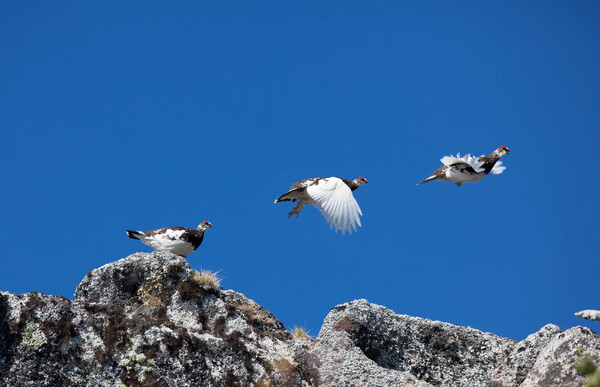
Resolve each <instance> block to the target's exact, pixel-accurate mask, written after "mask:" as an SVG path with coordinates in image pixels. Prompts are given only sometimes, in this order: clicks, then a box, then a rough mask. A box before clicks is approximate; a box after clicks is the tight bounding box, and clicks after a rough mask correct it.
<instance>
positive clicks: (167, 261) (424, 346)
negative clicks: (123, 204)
mask: <svg viewBox="0 0 600 387" xmlns="http://www.w3.org/2000/svg"><path fill="white" fill-rule="evenodd" d="M584 353H585V354H587V356H591V358H592V359H594V360H595V361H596V362H598V361H599V360H600V340H599V338H598V335H596V334H595V333H593V332H592V331H590V330H589V329H587V328H581V327H578V328H573V329H569V330H568V331H566V332H562V331H561V330H560V329H559V328H558V327H557V326H554V325H546V326H545V327H543V328H542V329H541V330H540V331H539V332H537V333H534V334H532V335H530V336H529V337H527V338H526V339H525V340H523V341H520V342H515V341H513V340H509V339H505V338H501V337H497V336H494V335H492V334H491V333H484V332H480V331H477V330H475V329H472V328H465V327H459V326H456V325H452V324H447V323H442V322H439V321H431V320H426V319H421V318H416V317H410V316H405V315H398V314H395V313H394V312H392V311H391V310H389V309H387V308H384V307H382V306H379V305H374V304H370V303H369V302H367V301H366V300H357V301H353V302H350V303H346V304H342V305H339V306H337V307H335V308H333V309H332V310H331V312H330V313H329V314H328V316H327V317H326V319H325V322H324V324H323V327H322V329H321V332H320V333H319V336H318V338H317V339H310V338H304V339H295V338H293V337H292V335H291V333H290V332H289V331H288V330H286V329H285V327H284V326H283V324H282V323H281V322H280V321H279V320H277V319H276V318H275V317H274V316H273V315H272V314H271V313H270V312H268V311H267V310H265V309H264V308H262V307H261V306H260V305H258V304H257V303H255V302H254V301H252V300H249V299H247V298H246V297H244V295H243V294H240V293H237V292H235V291H233V290H223V289H221V288H220V287H219V286H218V285H217V284H216V283H215V282H214V281H211V280H210V278H208V280H207V277H204V276H202V275H201V274H200V273H198V272H196V271H195V270H192V269H191V268H190V267H189V265H188V263H187V261H186V260H185V259H183V258H181V257H178V256H176V255H173V254H171V253H168V252H153V253H150V254H146V253H137V254H133V255H131V256H129V257H127V258H124V259H121V260H119V261H117V262H113V263H110V264H107V265H104V266H102V267H100V268H98V269H95V270H93V271H91V272H90V273H89V274H88V275H87V276H86V277H85V278H84V279H83V280H82V281H81V283H80V284H79V286H77V290H76V292H75V300H74V301H71V300H69V299H67V298H64V297H61V296H48V295H44V294H40V293H28V294H22V295H14V294H11V293H7V292H0V380H1V381H2V386H4V385H6V386H15V387H17V386H19V387H20V386H32V387H33V386H36V387H37V386H66V385H72V386H115V387H116V386H260V387H273V386H286V387H287V386H356V387H359V386H415V387H426V386H496V387H508V386H554V385H560V386H576V385H581V384H582V382H583V380H584V378H583V377H582V376H579V375H577V374H576V372H575V370H574V368H573V364H574V363H575V361H576V359H577V358H578V356H581V355H582V354H584Z"/></svg>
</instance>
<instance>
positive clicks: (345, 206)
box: [275, 176, 369, 235]
mask: <svg viewBox="0 0 600 387" xmlns="http://www.w3.org/2000/svg"><path fill="white" fill-rule="evenodd" d="M368 182H369V181H368V180H367V179H365V178H364V177H362V176H361V177H358V178H356V179H354V180H352V181H348V180H346V179H342V178H341V177H325V178H310V179H305V180H301V181H299V182H297V183H295V184H294V185H292V187H291V188H290V190H289V191H288V192H286V193H285V194H283V195H281V196H280V197H278V198H277V199H275V203H277V202H284V201H293V202H295V201H298V204H296V206H295V207H294V208H293V209H292V211H291V212H290V213H289V216H288V218H289V217H292V216H293V215H296V216H298V215H300V212H301V211H302V207H304V206H307V205H309V204H312V205H313V206H315V207H316V208H317V209H318V210H319V212H320V213H321V215H323V217H324V218H325V219H326V220H327V222H328V223H329V227H330V228H331V229H335V232H338V231H341V232H342V234H343V235H345V234H346V232H348V233H350V234H352V231H356V226H357V225H358V226H359V227H360V226H361V223H360V216H361V215H362V211H361V210H360V207H359V205H358V203H357V202H356V200H355V199H354V195H353V194H352V191H354V190H355V189H357V188H358V187H360V186H361V185H363V184H366V183H368Z"/></svg>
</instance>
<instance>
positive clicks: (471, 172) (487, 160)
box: [417, 145, 510, 187]
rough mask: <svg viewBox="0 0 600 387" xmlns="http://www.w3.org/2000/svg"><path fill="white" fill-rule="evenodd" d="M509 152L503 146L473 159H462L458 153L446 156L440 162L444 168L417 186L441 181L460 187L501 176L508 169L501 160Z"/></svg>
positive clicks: (468, 155)
mask: <svg viewBox="0 0 600 387" xmlns="http://www.w3.org/2000/svg"><path fill="white" fill-rule="evenodd" d="M508 152H510V149H508V148H507V147H505V146H504V145H502V146H501V147H498V148H496V150H495V151H493V152H492V153H491V154H490V155H489V156H483V155H482V156H480V157H471V155H470V154H467V155H465V156H463V157H460V153H457V154H456V156H444V157H442V159H441V160H440V161H441V162H442V164H444V166H442V167H440V168H439V169H438V170H437V171H435V172H433V174H432V175H431V176H429V177H428V178H427V179H425V180H423V181H421V182H419V183H417V185H419V184H425V183H428V182H430V181H433V180H439V181H447V182H450V183H456V185H457V186H459V187H460V186H461V185H463V183H471V182H474V181H479V180H481V179H483V178H484V177H486V176H487V175H488V173H491V174H492V175H499V174H501V173H502V172H504V170H505V169H506V167H504V166H502V161H499V160H500V158H501V157H502V156H505V155H507V154H508Z"/></svg>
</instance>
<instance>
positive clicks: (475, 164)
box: [440, 153, 484, 173]
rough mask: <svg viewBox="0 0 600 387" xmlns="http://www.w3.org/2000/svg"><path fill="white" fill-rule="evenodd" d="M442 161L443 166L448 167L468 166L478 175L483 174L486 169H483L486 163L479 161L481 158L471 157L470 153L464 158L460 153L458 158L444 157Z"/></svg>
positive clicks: (457, 155)
mask: <svg viewBox="0 0 600 387" xmlns="http://www.w3.org/2000/svg"><path fill="white" fill-rule="evenodd" d="M440 161H441V162H442V164H444V165H448V166H452V165H456V164H467V165H469V166H470V167H471V168H473V170H474V171H475V172H476V173H481V172H483V171H484V169H483V168H482V166H483V164H484V162H483V161H479V157H473V156H471V154H470V153H467V154H466V155H464V156H463V157H460V153H457V154H456V156H452V155H450V156H444V157H442V158H441V159H440Z"/></svg>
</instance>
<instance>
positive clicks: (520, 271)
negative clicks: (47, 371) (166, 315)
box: [0, 1, 600, 339]
mask: <svg viewBox="0 0 600 387" xmlns="http://www.w3.org/2000/svg"><path fill="white" fill-rule="evenodd" d="M598 20H600V3H598V2H597V1H579V2H564V1H539V2H522V1H492V2H473V1H469V2H446V1H430V2H426V1H411V2H389V1H388V2H369V1H364V2H354V1H350V2H328V3H323V2H280V1H276V2H260V3H248V2H200V3H198V2H177V3H169V4H166V3H164V2H137V3H131V2H126V3H123V2H113V1H101V2H100V1H95V2H68V1H65V2H34V1H17V2H6V1H5V2H2V3H1V4H0V52H1V54H0V85H1V86H0V110H1V113H0V130H1V132H2V133H1V134H2V135H1V138H2V141H1V142H0V161H1V163H2V180H3V184H2V189H1V190H0V206H1V214H2V216H1V219H2V220H1V225H0V227H1V229H0V235H1V237H0V238H1V239H0V242H1V243H2V252H1V257H0V264H1V265H0V289H2V290H6V291H10V292H13V293H24V292H31V291H39V292H43V293H48V294H61V295H63V296H66V297H69V298H72V297H73V293H74V291H75V287H76V286H77V284H78V283H79V281H80V280H81V279H82V278H83V277H84V276H85V275H86V274H87V273H88V272H89V271H90V270H92V269H94V268H96V267H99V266H101V265H104V264H106V263H108V262H111V261H115V260H117V259H120V258H123V257H126V256H128V255H129V254H132V253H134V252H137V251H151V249H150V248H149V247H147V246H144V245H142V244H141V243H139V242H137V241H133V240H131V239H128V238H127V236H126V234H125V231H124V230H125V229H126V228H128V229H139V230H148V229H153V228H158V227H164V226H188V227H195V226H196V225H197V224H198V223H200V222H201V221H202V220H205V219H206V220H209V221H211V222H212V223H213V224H214V225H215V227H214V228H212V229H210V230H209V231H208V232H207V235H206V238H205V240H204V244H203V245H202V246H201V247H200V249H199V250H198V251H196V252H195V253H194V254H192V255H190V256H189V257H188V261H189V262H190V264H191V266H192V267H193V268H196V269H201V268H204V269H210V270H215V271H216V270H220V271H221V275H222V276H223V277H224V280H223V285H224V287H225V288H228V289H234V290H236V291H239V292H242V293H244V294H245V295H246V296H247V297H250V298H252V299H254V300H256V301H257V302H258V303H260V304H261V305H263V306H264V307H266V308H267V309H269V310H270V311H271V312H273V313H274V314H275V315H276V316H277V317H278V318H279V319H281V320H282V321H283V322H284V323H285V325H286V326H287V327H289V328H292V327H293V326H294V325H300V326H304V327H306V328H307V329H309V330H310V333H311V334H312V335H316V334H317V333H318V331H319V328H320V326H321V323H322V321H323V319H324V318H325V316H326V314H327V313H328V311H329V310H330V308H332V307H334V306H335V305H337V304H339V303H343V302H347V301H351V300H354V299H357V298H366V299H368V300H369V301H371V302H374V303H377V304H382V305H385V306H386V307H389V308H391V309H393V310H394V311H396V312H397V313H404V314H409V315H412V316H420V317H425V318H430V319H435V320H441V321H447V322H450V323H455V324H460V325H469V326H472V327H474V328H477V329H480V330H483V331H490V332H493V333H495V334H498V335H501V336H505V337H510V338H513V339H522V338H524V337H525V336H526V335H528V334H530V333H533V332H535V331H537V330H538V329H539V328H540V327H542V326H543V325H544V324H546V323H555V324H558V325H559V326H560V327H561V328H562V329H567V328H570V327H572V326H575V325H587V326H589V327H591V328H592V329H595V330H596V331H598V330H600V325H599V324H600V323H594V322H587V321H585V320H582V319H579V318H576V317H575V316H573V313H574V312H576V311H578V310H580V309H587V308H600V298H599V297H598V277H599V273H600V260H599V258H600V253H599V251H600V223H599V219H600V203H599V197H600V182H599V180H600V179H599V176H598V166H597V164H598V161H597V155H598V152H597V149H598V146H599V145H600V134H599V129H600V70H599V69H600V50H599V47H600V23H599V22H598ZM500 145H506V146H508V147H509V148H511V149H512V153H511V154H510V155H508V156H506V157H505V158H504V164H505V165H506V166H507V169H506V171H505V172H504V173H503V174H501V175H499V176H488V177H487V178H485V179H484V180H482V181H481V182H478V183H472V184H466V185H464V186H463V187H460V188H458V187H456V186H455V185H453V184H449V183H439V182H433V183H429V184H426V185H423V186H416V185H415V184H416V183H417V182H419V181H420V180H421V179H423V178H425V177H427V176H428V175H429V174H430V173H431V172H433V171H434V170H435V169H437V168H438V167H439V166H440V165H441V164H440V162H439V159H440V158H441V157H442V156H444V155H447V154H450V153H456V152H461V153H468V152H470V153H474V154H476V155H480V154H484V153H485V154H488V153H490V152H491V151H492V150H494V149H495V148H496V147H497V146H500ZM332 175H333V176H342V177H345V178H355V177H357V176H365V177H366V178H367V179H369V180H370V181H371V183H370V184H368V185H366V186H364V187H361V188H360V189H359V190H358V191H356V192H355V197H356V198H357V200H358V202H359V204H360V206H361V208H362V210H363V213H364V217H363V218H362V223H363V227H362V228H361V229H360V230H359V232H358V233H356V234H353V235H352V236H347V235H346V236H345V237H343V236H342V235H341V234H337V235H336V234H335V233H334V232H331V231H329V227H328V226H327V223H326V222H325V220H324V219H323V218H322V217H321V215H320V214H319V213H318V211H317V210H316V209H314V208H306V209H305V210H304V211H303V213H302V215H301V216H300V217H299V218H298V219H287V213H288V212H289V211H290V210H291V207H292V205H291V204H289V203H280V204H273V200H274V199H275V197H277V196H278V195H280V194H282V193H284V192H286V190H287V189H288V188H289V186H290V185H292V183H294V182H296V181H298V180H300V179H303V178H308V177H325V176H332Z"/></svg>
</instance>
